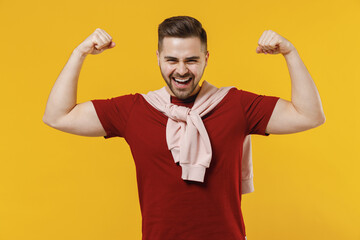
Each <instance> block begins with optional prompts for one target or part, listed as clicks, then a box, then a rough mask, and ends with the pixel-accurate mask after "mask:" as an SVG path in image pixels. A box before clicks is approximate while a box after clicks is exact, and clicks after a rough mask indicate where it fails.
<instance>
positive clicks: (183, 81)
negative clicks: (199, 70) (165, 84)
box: [172, 77, 192, 87]
mask: <svg viewBox="0 0 360 240" xmlns="http://www.w3.org/2000/svg"><path fill="white" fill-rule="evenodd" d="M172 80H174V82H175V85H177V86H180V87H181V86H182V87H184V86H187V85H188V84H189V83H190V82H191V80H192V77H189V78H185V79H181V78H174V77H173V78H172Z"/></svg>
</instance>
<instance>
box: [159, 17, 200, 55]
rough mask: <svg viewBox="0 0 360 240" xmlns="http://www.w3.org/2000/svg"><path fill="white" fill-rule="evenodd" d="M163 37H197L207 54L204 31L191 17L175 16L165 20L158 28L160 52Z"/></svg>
mask: <svg viewBox="0 0 360 240" xmlns="http://www.w3.org/2000/svg"><path fill="white" fill-rule="evenodd" d="M164 37H179V38H187V37H198V38H200V41H201V44H202V45H203V46H204V47H205V53H206V52H207V36H206V31H205V29H204V28H203V27H202V25H201V23H200V22H199V21H198V20H196V19H195V18H193V17H189V16H175V17H170V18H167V19H165V20H164V21H163V22H162V23H160V24H159V28H158V50H159V52H160V51H161V50H162V43H163V39H164Z"/></svg>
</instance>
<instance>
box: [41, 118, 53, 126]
mask: <svg viewBox="0 0 360 240" xmlns="http://www.w3.org/2000/svg"><path fill="white" fill-rule="evenodd" d="M42 121H43V122H44V123H45V124H46V125H48V126H50V127H54V124H53V122H52V121H51V120H50V119H49V118H48V117H46V116H45V115H44V116H43V118H42Z"/></svg>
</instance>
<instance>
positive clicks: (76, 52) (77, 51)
mask: <svg viewBox="0 0 360 240" xmlns="http://www.w3.org/2000/svg"><path fill="white" fill-rule="evenodd" d="M72 54H73V55H75V56H76V57H78V58H80V59H85V57H86V56H87V53H83V52H81V51H80V50H79V49H78V48H75V49H74V51H73V52H72Z"/></svg>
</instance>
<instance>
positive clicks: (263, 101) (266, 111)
mask: <svg viewBox="0 0 360 240" xmlns="http://www.w3.org/2000/svg"><path fill="white" fill-rule="evenodd" d="M239 91H240V93H241V94H240V95H241V97H240V99H241V104H242V107H243V110H244V115H245V118H246V123H247V134H259V135H264V136H269V135H270V134H269V133H265V130H266V127H267V125H268V123H269V120H270V117H271V115H272V113H273V110H274V108H275V106H276V103H277V101H278V100H279V98H280V97H276V96H266V95H260V94H256V93H253V92H249V91H245V90H239Z"/></svg>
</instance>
